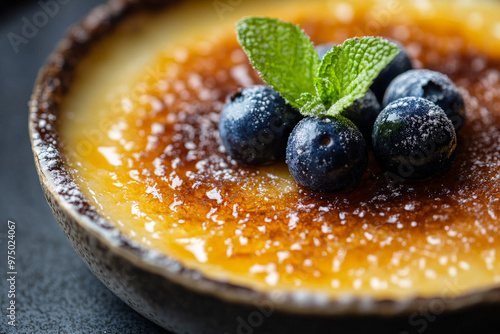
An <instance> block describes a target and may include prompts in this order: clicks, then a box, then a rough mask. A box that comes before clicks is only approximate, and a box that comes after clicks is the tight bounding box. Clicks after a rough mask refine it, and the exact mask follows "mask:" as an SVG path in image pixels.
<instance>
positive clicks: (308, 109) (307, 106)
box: [296, 93, 326, 116]
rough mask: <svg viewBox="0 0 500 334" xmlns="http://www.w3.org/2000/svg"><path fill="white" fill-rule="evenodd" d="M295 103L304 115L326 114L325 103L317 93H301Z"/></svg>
mask: <svg viewBox="0 0 500 334" xmlns="http://www.w3.org/2000/svg"><path fill="white" fill-rule="evenodd" d="M296 103H297V104H298V105H299V110H300V113H301V114H302V115H304V116H321V115H326V108H325V105H324V104H323V101H321V99H320V98H319V96H317V95H313V94H310V93H303V94H302V95H301V97H300V99H298V100H297V101H296Z"/></svg>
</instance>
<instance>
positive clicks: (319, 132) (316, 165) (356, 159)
mask: <svg viewBox="0 0 500 334" xmlns="http://www.w3.org/2000/svg"><path fill="white" fill-rule="evenodd" d="M286 163H287V164H288V169H289V170H290V173H291V174H292V176H293V178H294V179H295V181H297V183H299V184H300V185H302V186H303V187H306V188H308V189H310V190H313V191H317V192H339V191H343V190H347V189H349V188H352V187H353V186H355V185H356V184H357V183H358V182H359V181H360V180H361V177H362V176H363V173H364V172H365V170H366V166H367V163H368V154H367V150H366V144H365V140H364V139H363V136H362V135H361V132H360V131H359V130H358V128H357V127H356V126H355V125H354V124H353V123H352V122H351V121H349V120H348V119H347V118H344V117H341V116H337V117H336V118H332V117H324V118H316V117H308V118H304V119H303V120H302V121H300V122H299V124H297V126H296V127H295V129H294V130H293V132H292V134H291V135H290V138H289V139H288V146H287V149H286Z"/></svg>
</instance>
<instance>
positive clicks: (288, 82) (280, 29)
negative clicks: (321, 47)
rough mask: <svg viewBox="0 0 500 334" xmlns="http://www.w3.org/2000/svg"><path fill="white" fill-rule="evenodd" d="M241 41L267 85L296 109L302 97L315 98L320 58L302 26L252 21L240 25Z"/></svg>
mask: <svg viewBox="0 0 500 334" xmlns="http://www.w3.org/2000/svg"><path fill="white" fill-rule="evenodd" d="M236 31H237V35H238V41H239V43H240V45H241V46H242V47H243V49H244V50H245V52H246V54H247V55H248V58H249V59H250V62H251V63H252V66H253V67H254V68H255V69H256V70H257V71H259V73H260V76H261V77H262V79H264V81H265V82H266V83H267V84H268V85H270V86H271V87H273V88H274V90H276V91H278V92H279V93H280V95H281V96H282V97H283V98H284V99H285V100H286V101H287V102H288V103H290V104H291V105H292V106H293V107H295V108H298V109H299V108H300V107H301V105H299V104H298V103H297V102H296V101H297V100H299V99H300V98H301V94H302V93H309V94H315V93H316V91H315V88H314V78H315V77H316V75H317V73H318V67H319V57H318V54H317V53H316V50H315V49H314V45H313V44H312V42H311V40H310V39H309V36H307V35H306V33H305V32H304V31H302V29H300V28H299V27H298V26H296V25H294V24H292V23H287V22H283V21H280V20H277V19H271V18H266V17H255V16H254V17H248V18H245V19H243V20H241V21H239V22H238V23H237V25H236Z"/></svg>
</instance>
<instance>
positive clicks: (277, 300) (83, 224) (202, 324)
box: [30, 0, 500, 333]
mask: <svg viewBox="0 0 500 334" xmlns="http://www.w3.org/2000/svg"><path fill="white" fill-rule="evenodd" d="M175 2H176V1H172V0H171V1H168V0H165V1H160V0H144V1H139V0H135V1H134V0H117V1H111V2H110V3H108V4H107V5H104V6H101V7H98V8H96V9H95V10H94V11H93V12H92V13H91V14H90V15H89V16H88V17H87V18H86V19H84V20H83V21H82V22H81V23H80V24H78V25H77V26H75V27H74V28H72V29H71V30H70V31H69V32H68V33H67V35H66V37H65V38H64V39H63V40H62V41H61V43H60V44H59V46H58V48H57V50H56V51H55V52H54V53H53V55H52V56H51V57H50V59H49V60H48V62H47V64H46V65H45V67H44V68H43V69H42V71H41V72H40V74H39V78H38V81H37V84H36V87H35V92H34V94H33V97H32V100H31V103H30V108H31V116H30V135H31V140H32V147H33V152H34V156H35V162H36V166H37V170H38V173H39V176H40V182H41V184H42V188H43V190H44V193H45V196H46V198H47V201H48V203H49V205H50V206H51V208H52V210H53V212H54V216H55V217H56V219H57V221H58V222H59V224H60V225H61V227H62V229H63V231H64V233H65V234H66V236H67V238H68V239H69V241H70V242H71V244H72V245H73V247H74V248H75V250H76V251H77V252H78V254H79V255H80V257H81V258H82V259H83V261H84V262H85V263H86V264H87V265H88V267H89V268H90V270H91V271H92V272H93V273H94V274H95V275H96V276H97V277H98V278H99V279H100V280H101V281H102V282H103V283H104V284H105V285H106V286H107V287H108V288H109V289H110V290H111V291H112V292H113V293H115V294H116V295H117V296H118V297H119V298H121V299H122V300H123V301H124V302H125V303H127V304H128V305H129V306H130V307H132V308H133V309H135V310H136V311H137V312H139V313H141V314H142V315H144V316H145V317H147V318H148V319H150V320H152V321H154V322H155V323H157V324H159V325H160V326H162V327H164V328H166V329H168V330H171V331H173V332H175V333H315V332H317V333H324V332H332V330H335V331H336V332H341V333H345V332H366V331H373V328H378V329H383V330H384V332H393V331H397V332H399V330H400V329H401V328H405V327H406V326H407V325H408V319H409V316H411V313H412V312H414V311H418V310H422V309H427V308H428V307H429V305H431V304H432V302H433V301H436V300H441V301H442V298H439V297H437V298H436V299H433V298H418V297H415V298H412V299H408V300H404V301H392V300H373V299H371V298H342V299H337V300H329V299H325V298H323V296H320V295H319V296H318V295H313V294H310V293H308V292H304V291H302V292H296V293H283V292H279V291H275V292H272V293H269V294H266V293H262V292H260V291H254V290H251V289H248V288H245V287H240V286H234V285H231V284H227V283H225V282H218V281H213V280H210V279H208V278H206V277H204V276H203V274H202V273H200V272H197V271H193V270H190V269H188V268H185V267H183V266H182V264H181V263H180V262H178V261H177V260H176V259H174V258H170V257H168V256H165V255H162V254H158V253H155V252H152V251H150V250H148V249H145V248H143V247H142V246H139V245H137V244H135V243H133V242H132V241H130V240H129V239H127V237H126V236H124V235H123V234H122V233H121V232H120V231H119V230H118V229H117V228H115V227H114V226H113V225H112V224H111V223H110V222H108V221H106V220H105V219H103V218H102V217H100V216H99V214H98V213H97V212H96V210H95V209H94V208H93V207H92V206H91V205H90V204H89V202H88V201H87V200H86V199H85V197H84V196H83V194H82V193H81V192H80V190H79V189H78V186H77V185H76V184H75V182H74V181H73V180H72V179H71V177H70V174H69V172H68V170H67V168H66V167H65V165H64V160H63V157H62V156H61V153H60V140H59V135H58V133H57V131H56V124H57V119H58V111H59V103H60V101H61V98H62V97H63V96H64V94H65V92H66V91H67V89H68V87H69V86H70V85H71V81H72V76H73V72H74V69H75V66H76V65H77V64H78V62H79V61H80V60H81V59H82V58H83V57H84V56H85V54H86V53H87V51H88V50H89V49H90V48H91V47H92V46H93V44H94V43H95V42H96V41H97V40H99V39H101V38H103V37H104V36H106V34H108V33H109V32H110V31H111V30H113V29H114V27H116V25H117V24H118V23H119V22H120V21H121V20H122V19H124V18H125V17H127V16H129V15H131V14H133V13H137V12H139V11H148V10H157V9H158V8H160V7H161V8H162V9H164V10H168V6H171V5H173V4H174V3H175ZM499 301H500V289H494V290H488V291H477V292H472V293H470V294H467V295H461V296H459V297H456V298H453V299H447V300H446V301H445V302H442V303H441V304H442V305H444V306H443V307H444V308H443V309H442V310H440V312H439V314H440V315H441V314H444V316H442V317H441V318H442V321H441V323H446V322H447V321H448V322H449V323H450V324H449V326H447V328H452V327H453V325H454V324H455V325H457V324H458V325H457V326H458V327H455V328H460V326H459V324H460V322H457V319H463V318H464V315H472V314H475V313H474V312H481V314H486V313H487V312H490V311H495V308H494V306H498V302H499ZM473 307H474V308H473ZM478 310H479V311H478ZM497 310H498V309H497ZM452 311H453V312H452ZM457 312H458V313H457ZM450 326H451V327H450Z"/></svg>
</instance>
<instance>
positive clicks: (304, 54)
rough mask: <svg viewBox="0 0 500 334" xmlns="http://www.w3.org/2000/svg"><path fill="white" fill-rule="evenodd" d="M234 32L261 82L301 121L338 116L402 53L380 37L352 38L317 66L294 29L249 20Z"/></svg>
mask: <svg viewBox="0 0 500 334" xmlns="http://www.w3.org/2000/svg"><path fill="white" fill-rule="evenodd" d="M236 31H237V36H238V41H239V43H240V44H241V46H242V48H243V50H245V52H246V54H247V56H248V58H249V60H250V63H251V64H252V66H253V67H254V68H255V69H256V70H257V71H259V73H260V75H261V77H262V79H263V80H264V81H265V82H266V83H267V84H269V85H270V86H271V87H273V89H275V90H276V91H278V92H279V93H280V95H281V96H282V97H283V98H284V99H285V100H286V101H287V102H288V103H289V104H291V105H292V106H293V107H295V108H297V109H299V110H300V112H301V113H302V114H303V115H305V116H336V115H340V114H341V113H342V112H343V111H344V110H345V109H346V108H348V107H349V106H350V105H352V104H353V103H354V101H355V100H357V99H359V98H361V97H363V96H364V95H365V93H366V92H367V91H368V89H369V88H370V85H371V84H372V82H373V80H375V78H376V77H377V76H378V75H379V73H380V71H382V70H383V69H384V68H385V67H386V66H387V64H389V63H390V62H391V61H392V60H393V59H394V57H396V56H397V55H398V53H399V52H400V50H399V48H398V46H397V45H396V44H394V43H391V42H389V41H387V40H385V39H383V38H381V37H362V38H353V39H348V40H347V41H345V42H344V43H343V44H342V45H339V46H334V47H333V49H332V51H330V52H328V53H327V54H326V55H325V57H324V58H323V60H322V61H321V62H320V61H319V57H318V54H317V53H316V50H315V48H314V45H313V43H312V42H311V40H310V38H309V36H307V34H306V33H305V32H304V31H303V30H302V29H300V27H298V26H297V25H295V24H292V23H288V22H283V21H281V20H278V19H274V18H266V17H248V18H245V19H243V20H241V21H239V22H238V23H237V25H236Z"/></svg>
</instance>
